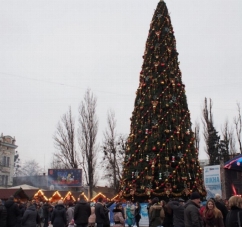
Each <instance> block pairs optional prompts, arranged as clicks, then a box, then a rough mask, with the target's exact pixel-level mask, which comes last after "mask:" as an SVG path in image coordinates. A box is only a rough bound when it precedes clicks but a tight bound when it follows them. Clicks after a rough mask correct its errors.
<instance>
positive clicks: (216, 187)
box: [204, 165, 222, 199]
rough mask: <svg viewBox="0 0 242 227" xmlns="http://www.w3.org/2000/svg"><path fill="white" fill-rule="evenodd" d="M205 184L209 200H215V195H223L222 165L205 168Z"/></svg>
mask: <svg viewBox="0 0 242 227" xmlns="http://www.w3.org/2000/svg"><path fill="white" fill-rule="evenodd" d="M204 184H205V187H206V191H207V199H210V198H214V196H215V194H219V195H222V189H221V177H220V165H214V166H204Z"/></svg>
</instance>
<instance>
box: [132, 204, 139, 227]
mask: <svg viewBox="0 0 242 227" xmlns="http://www.w3.org/2000/svg"><path fill="white" fill-rule="evenodd" d="M140 211H141V206H140V203H139V202H136V203H135V212H134V219H135V223H136V226H137V227H139V221H140V219H141V215H140Z"/></svg>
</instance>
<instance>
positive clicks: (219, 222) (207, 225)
mask: <svg viewBox="0 0 242 227" xmlns="http://www.w3.org/2000/svg"><path fill="white" fill-rule="evenodd" d="M203 222H204V227H224V222H223V215H222V212H221V211H220V210H219V209H218V208H217V207H216V206H215V202H214V200H212V199H209V200H208V202H207V204H206V207H205V209H204V211H203Z"/></svg>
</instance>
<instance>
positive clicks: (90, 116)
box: [78, 89, 98, 197]
mask: <svg viewBox="0 0 242 227" xmlns="http://www.w3.org/2000/svg"><path fill="white" fill-rule="evenodd" d="M96 106H97V99H96V97H94V95H93V94H92V93H91V91H90V89H88V90H87V91H86V93H85V96H84V101H82V102H81V104H80V106H79V132H78V133H79V135H78V142H79V145H80V148H81V159H82V160H81V166H82V169H83V172H84V177H85V180H86V183H87V185H89V191H90V197H92V196H93V187H94V186H95V184H96V183H97V178H96V165H97V149H98V146H97V144H96V139H97V132H98V119H97V116H96Z"/></svg>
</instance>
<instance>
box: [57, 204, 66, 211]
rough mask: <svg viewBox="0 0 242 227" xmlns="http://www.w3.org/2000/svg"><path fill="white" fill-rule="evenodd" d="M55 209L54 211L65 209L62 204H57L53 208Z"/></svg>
mask: <svg viewBox="0 0 242 227" xmlns="http://www.w3.org/2000/svg"><path fill="white" fill-rule="evenodd" d="M55 209H56V210H63V209H65V207H64V205H63V204H58V205H56V206H55Z"/></svg>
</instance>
